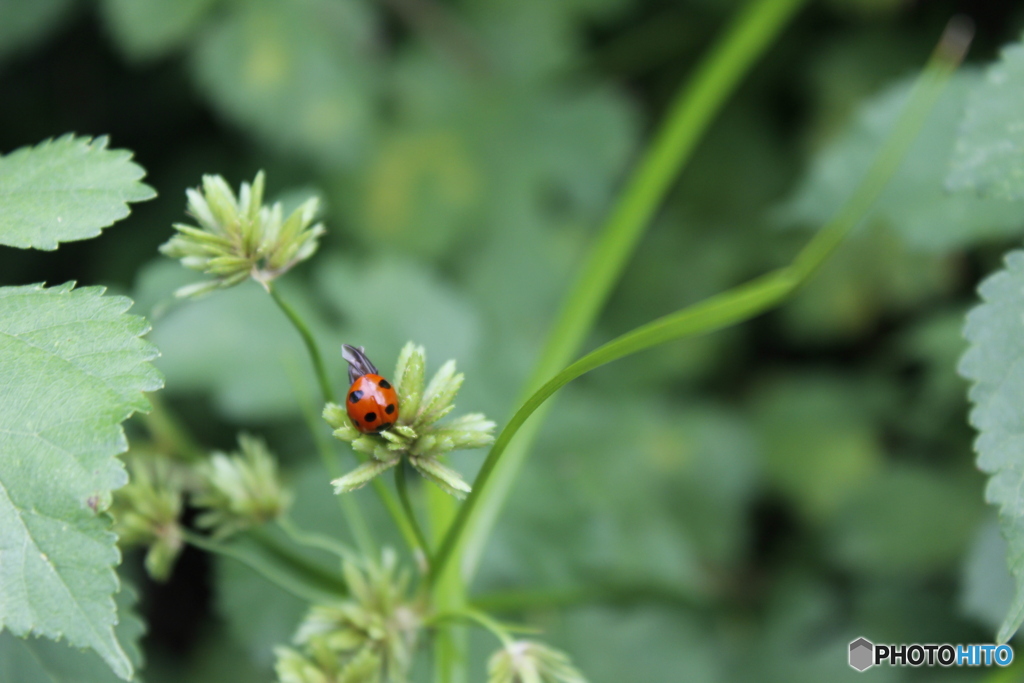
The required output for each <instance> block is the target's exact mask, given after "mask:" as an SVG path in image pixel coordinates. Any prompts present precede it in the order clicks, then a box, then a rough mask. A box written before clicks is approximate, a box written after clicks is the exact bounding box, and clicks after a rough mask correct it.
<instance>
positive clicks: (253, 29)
mask: <svg viewBox="0 0 1024 683" xmlns="http://www.w3.org/2000/svg"><path fill="white" fill-rule="evenodd" d="M373 23H374V20H373V16H372V14H371V12H370V10H369V8H368V6H367V5H366V4H365V3H363V2H362V1H361V0H299V1H298V2H289V1H288V0H255V1H254V2H243V3H233V4H232V5H231V6H230V11H229V12H228V13H227V14H226V15H225V16H224V17H223V18H222V19H221V20H220V21H218V22H217V23H216V24H215V25H213V26H211V27H210V28H209V30H207V31H206V32H205V33H204V35H203V37H202V39H201V41H200V43H199V45H198V49H197V51H196V53H195V72H196V76H197V78H198V81H199V84H200V86H201V87H202V88H203V90H204V92H205V93H206V95H207V97H209V99H210V100H211V101H212V102H213V104H214V105H215V106H216V107H217V108H218V109H219V110H220V112H221V113H222V114H223V115H224V116H225V117H227V118H229V119H231V120H233V121H235V122H236V123H238V124H239V125H240V126H242V127H243V128H245V129H248V130H250V131H251V132H253V133H254V134H255V135H257V136H258V137H259V138H261V139H262V140H264V141H265V142H267V143H269V145H270V146H272V147H274V148H276V149H279V150H282V151H286V152H289V153H292V154H301V155H303V156H304V157H306V158H309V159H313V160H315V161H318V162H320V163H321V164H323V165H324V166H326V167H328V168H332V167H338V166H349V165H351V164H352V163H353V162H354V161H355V160H356V159H358V158H360V157H361V155H363V154H364V153H365V152H366V151H367V149H368V148H369V146H370V143H371V141H372V138H373V135H374V131H373V118H374V116H375V107H376V104H375V102H374V97H375V93H374V91H375V89H376V87H377V86H376V83H377V79H376V78H374V76H375V69H376V66H375V60H374V58H373V45H372V42H373V33H374V27H373Z"/></svg>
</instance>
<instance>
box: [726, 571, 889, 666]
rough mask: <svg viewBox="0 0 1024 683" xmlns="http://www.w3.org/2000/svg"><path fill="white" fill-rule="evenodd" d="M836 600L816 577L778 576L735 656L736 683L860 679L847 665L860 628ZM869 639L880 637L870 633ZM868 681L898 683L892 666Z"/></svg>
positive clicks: (789, 574)
mask: <svg viewBox="0 0 1024 683" xmlns="http://www.w3.org/2000/svg"><path fill="white" fill-rule="evenodd" d="M840 600H841V597H840V594H839V593H838V592H837V591H834V590H830V587H829V586H828V585H827V584H826V583H824V582H823V581H822V580H821V579H820V578H818V577H817V576H814V575H811V574H804V573H801V572H800V570H799V569H796V570H790V572H789V573H786V574H784V575H783V576H781V577H779V578H778V579H777V580H776V581H775V582H774V583H773V584H772V585H771V586H770V590H769V592H768V595H767V596H766V597H765V600H764V602H765V603H766V604H765V607H764V609H763V613H762V614H760V615H759V617H760V618H759V619H758V623H757V630H756V631H754V632H752V633H749V635H748V640H746V641H744V642H743V644H742V645H740V646H739V651H737V652H736V653H735V657H736V659H737V660H738V661H739V667H738V669H739V673H738V675H736V679H737V680H756V681H759V682H760V683H819V682H820V681H830V682H831V681H837V682H842V681H850V682H851V683H852V682H853V681H858V680H862V679H860V678H858V676H860V672H858V671H856V670H854V669H852V668H851V667H850V665H849V664H848V663H847V662H848V653H849V649H848V648H849V643H850V641H851V640H854V639H855V638H857V637H859V636H860V635H862V632H861V631H860V630H859V628H863V626H862V625H861V624H856V623H854V624H851V623H850V621H851V619H850V617H849V616H848V615H845V614H843V612H842V610H841V607H840ZM840 615H842V616H840ZM745 626H747V628H748V629H749V628H750V627H751V625H749V624H745ZM870 637H871V638H878V637H879V636H876V634H875V632H874V631H871V632H870ZM871 676H872V678H878V679H879V680H880V681H886V682H887V683H888V682H891V681H895V680H903V678H902V676H901V672H900V670H899V669H898V668H895V667H879V668H877V669H874V670H872V672H871Z"/></svg>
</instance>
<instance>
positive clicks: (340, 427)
mask: <svg viewBox="0 0 1024 683" xmlns="http://www.w3.org/2000/svg"><path fill="white" fill-rule="evenodd" d="M425 367H426V354H425V352H424V350H423V347H422V346H416V345H415V344H413V343H412V342H409V343H408V344H406V345H405V348H403V349H402V352H401V353H400V354H399V356H398V363H397V367H396V369H395V374H394V378H395V382H394V384H395V390H396V391H397V392H398V401H399V418H398V421H397V422H396V423H395V424H394V426H392V427H391V428H390V429H388V430H385V431H383V432H380V433H379V434H362V433H360V432H359V430H357V429H356V427H355V425H353V424H352V421H351V420H350V419H349V417H348V414H347V412H346V411H345V408H344V407H342V406H339V405H338V404H336V403H328V404H327V406H326V407H325V408H324V419H325V420H327V423H328V424H329V425H331V427H333V428H334V436H335V437H337V438H338V439H341V440H342V441H347V442H349V443H350V444H352V448H353V449H354V450H355V451H357V452H359V453H364V454H366V455H368V456H370V458H369V460H367V461H366V462H365V463H363V464H362V465H360V466H359V467H357V468H356V469H354V470H352V471H351V472H349V473H348V474H346V475H345V476H343V477H339V478H338V479H335V480H334V481H333V482H331V483H332V484H334V491H335V493H345V492H347V491H353V490H355V489H358V488H360V487H362V486H365V485H366V484H367V483H368V482H369V481H370V480H371V479H373V478H374V477H376V476H377V475H379V474H381V473H382V472H385V471H386V470H389V469H391V468H392V467H394V466H396V465H397V464H398V463H400V462H401V461H402V458H403V457H404V458H405V459H407V460H408V461H409V463H410V464H411V465H412V466H413V467H415V468H416V470H417V471H419V473H420V474H422V475H423V476H424V477H426V478H427V479H429V480H430V481H432V482H434V483H435V484H437V485H438V486H440V487H441V489H442V490H444V491H446V492H448V493H450V494H451V495H453V496H456V497H457V498H463V497H465V495H466V494H467V493H469V492H470V490H471V489H470V487H469V484H467V483H466V482H465V481H464V480H463V479H462V477H461V476H460V475H459V473H458V472H456V471H455V470H453V469H451V468H450V467H447V466H446V465H444V464H443V463H442V462H441V458H442V457H443V456H445V455H446V454H448V453H450V452H451V451H453V450H457V449H464V448H480V447H482V446H487V445H489V444H491V443H492V442H493V441H494V423H493V422H491V421H490V420H488V419H487V418H486V417H484V416H483V415H482V414H480V413H471V414H469V415H463V416H462V417H458V418H455V419H454V420H449V421H446V422H441V421H440V420H441V419H442V418H444V417H445V416H446V415H448V413H450V412H451V411H452V410H453V409H454V408H455V406H454V404H453V401H454V400H455V395H456V394H457V393H458V392H459V389H460V388H461V387H462V382H463V379H464V377H463V375H462V373H456V372H455V361H451V360H450V361H448V362H447V363H445V364H444V365H442V366H441V369H440V370H438V371H437V373H436V374H435V375H434V377H433V379H431V380H430V383H429V384H427V385H426V388H424V374H425Z"/></svg>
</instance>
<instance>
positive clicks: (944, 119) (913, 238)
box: [779, 71, 1024, 252]
mask: <svg viewBox="0 0 1024 683" xmlns="http://www.w3.org/2000/svg"><path fill="white" fill-rule="evenodd" d="M979 81H980V75H979V74H978V73H977V72H974V71H961V72H959V73H958V74H956V75H955V76H953V78H952V79H951V81H950V83H949V86H948V87H947V88H946V90H945V92H944V93H943V95H942V97H941V99H940V100H939V102H938V104H937V105H936V106H935V108H934V109H933V110H932V113H931V115H930V117H929V119H928V121H927V122H926V123H925V126H924V128H923V129H922V131H921V133H920V135H918V136H917V139H916V141H915V142H914V144H913V146H912V147H911V149H910V152H909V153H908V155H907V157H906V159H905V160H904V162H903V164H902V165H901V166H900V169H899V171H897V173H896V176H895V177H894V178H893V180H892V182H890V183H889V185H888V186H887V187H886V189H885V191H884V192H883V193H882V196H881V198H880V199H879V200H878V202H877V203H876V205H875V208H874V210H873V211H872V212H871V216H872V220H873V221H874V222H878V223H883V224H885V225H887V226H890V227H891V228H892V229H894V230H895V231H896V232H897V233H898V234H899V235H900V236H901V237H902V239H903V240H905V241H906V243H907V245H908V246H911V247H913V248H915V249H919V250H925V251H933V252H941V251H948V250H951V249H956V248H959V247H963V246H966V245H971V244H975V243H978V242H984V241H986V240H991V239H993V238H996V237H1004V236H1010V235H1017V234H1020V233H1021V232H1022V231H1024V218H1022V216H1021V213H1020V210H1019V208H1018V207H1017V206H1015V205H1013V204H1010V203H1007V202H1001V201H994V200H985V199H981V198H978V197H974V196H971V195H968V194H956V195H950V194H948V193H946V192H945V190H944V185H943V181H944V174H945V169H946V167H947V164H948V161H949V158H950V155H951V153H952V150H953V140H954V138H955V134H956V130H957V126H958V124H959V121H960V117H961V115H962V113H963V109H964V103H965V101H966V99H967V93H968V92H969V91H970V89H971V88H972V87H974V86H976V85H977V84H978V82H979ZM909 89H910V82H909V81H902V82H900V83H898V84H897V85H894V86H892V87H890V88H887V89H886V90H884V91H883V92H882V93H880V94H879V95H877V96H876V97H874V98H873V99H871V100H870V101H869V102H868V103H867V104H865V105H864V106H863V107H862V109H861V110H860V112H859V113H858V115H857V117H856V119H855V120H854V121H853V122H852V124H851V126H850V128H849V130H847V131H846V132H845V133H844V134H843V135H842V136H840V137H839V138H838V139H836V140H835V141H834V142H832V143H831V144H829V145H828V146H826V147H825V148H824V149H822V150H821V151H820V152H819V153H818V154H817V155H816V156H815V158H814V160H813V162H812V164H811V166H810V168H809V170H808V172H807V174H806V175H805V177H804V178H803V180H802V181H801V182H800V184H799V185H798V187H797V188H796V190H795V192H794V194H793V196H792V197H791V198H790V199H789V200H788V201H787V202H786V203H785V205H784V206H783V207H782V209H781V211H780V214H779V215H780V218H781V219H782V220H784V221H786V222H789V223H797V224H800V225H808V226H817V225H821V224H823V223H824V222H825V221H827V220H828V219H829V218H830V217H831V216H832V215H833V214H834V213H835V211H836V210H837V209H838V208H839V206H840V205H841V204H842V202H843V201H844V200H845V199H846V197H847V196H848V195H849V194H850V192H851V191H852V189H853V187H854V186H855V185H856V183H857V182H858V180H859V179H860V178H861V177H862V176H863V174H864V171H865V169H866V168H867V167H868V164H870V162H871V159H872V158H873V157H874V155H875V153H876V151H877V149H878V148H879V146H880V145H881V144H882V140H883V139H884V137H885V135H886V134H887V132H888V131H890V130H891V129H892V125H893V123H894V122H895V120H896V117H897V116H898V115H899V113H900V110H901V108H902V107H903V104H904V101H905V100H906V98H907V95H908V93H909Z"/></svg>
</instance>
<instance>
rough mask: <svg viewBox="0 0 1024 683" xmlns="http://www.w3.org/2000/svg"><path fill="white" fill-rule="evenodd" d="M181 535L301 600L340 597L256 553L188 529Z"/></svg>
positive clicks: (194, 544) (312, 600) (322, 600)
mask: <svg viewBox="0 0 1024 683" xmlns="http://www.w3.org/2000/svg"><path fill="white" fill-rule="evenodd" d="M181 535H182V538H183V539H184V540H185V541H186V542H187V543H188V544H189V545H192V546H195V547H196V548H199V549H200V550H204V551H206V552H208V553H213V554H216V555H221V556H223V557H230V558H231V559H233V560H237V561H239V562H241V563H242V564H244V565H245V566H247V567H249V568H250V569H252V570H253V571H255V572H256V573H258V574H259V575H260V576H262V577H263V578H265V579H266V580H267V581H270V582H271V583H272V584H274V585H275V586H277V587H278V588H280V589H282V590H284V591H286V592H288V593H291V594H292V595H294V596H295V597H297V598H299V599H300V600H305V601H307V602H312V603H317V602H324V601H325V600H330V599H333V598H337V597H338V596H337V595H334V594H333V592H325V591H322V590H321V589H319V588H314V587H312V586H310V585H309V583H308V582H305V581H302V580H300V579H297V578H296V577H295V576H293V575H292V574H291V573H290V572H288V571H286V570H284V569H281V568H280V567H277V566H275V565H274V564H272V563H270V562H267V561H266V560H265V559H264V558H261V557H260V556H258V555H256V554H255V553H252V552H250V551H247V550H245V549H242V548H238V547H235V546H230V545H225V544H223V543H220V542H218V541H214V540H212V539H210V538H207V537H205V536H200V535H199V534H196V533H194V532H192V531H190V530H188V529H182V530H181ZM300 561H301V560H300Z"/></svg>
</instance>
